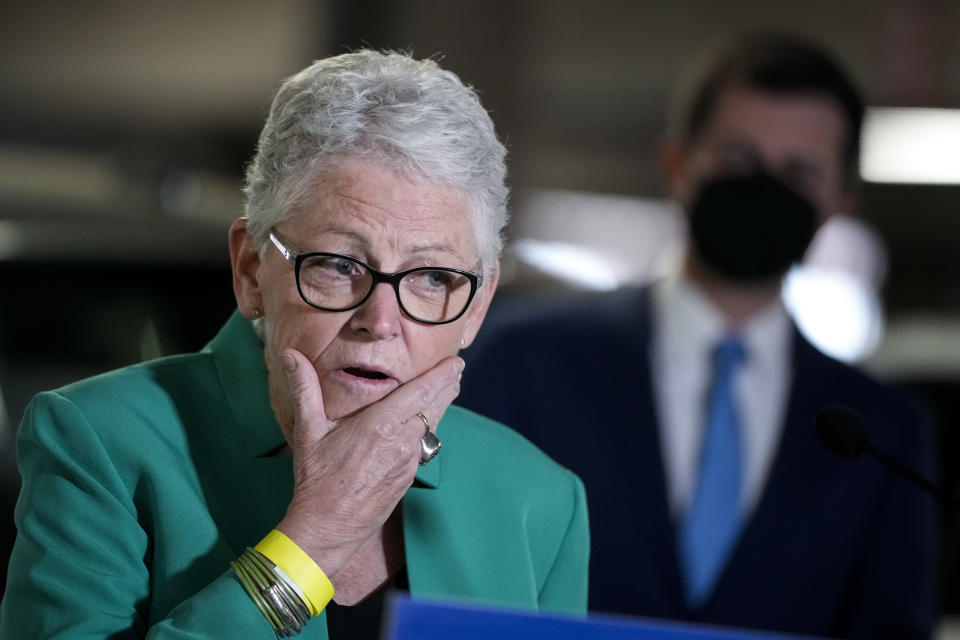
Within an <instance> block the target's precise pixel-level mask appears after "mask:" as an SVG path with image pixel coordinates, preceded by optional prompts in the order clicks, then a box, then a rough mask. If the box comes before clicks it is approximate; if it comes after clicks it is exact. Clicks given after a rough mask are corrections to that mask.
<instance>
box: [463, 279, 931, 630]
mask: <svg viewBox="0 0 960 640" xmlns="http://www.w3.org/2000/svg"><path fill="white" fill-rule="evenodd" d="M648 306H649V296H648V295H647V292H646V290H636V289H633V290H624V291H620V292H616V293H613V294H602V295H598V296H596V297H591V298H589V299H587V300H576V301H573V302H560V303H553V304H539V305H533V304H520V305H510V304H506V305H501V307H500V308H498V309H495V310H494V311H493V312H492V317H491V318H490V319H489V320H488V325H487V326H485V327H484V330H483V332H482V333H481V336H480V340H479V341H478V343H477V344H476V345H475V346H474V347H472V348H471V349H470V350H469V351H468V352H466V353H465V359H466V361H467V367H466V370H465V372H464V376H463V381H462V392H461V395H460V398H459V400H458V404H462V405H463V406H466V407H469V408H471V409H474V410H476V411H478V412H480V413H482V414H485V415H488V416H490V417H492V418H495V419H497V420H499V421H502V422H505V423H506V424H508V425H510V426H512V427H513V428H515V429H517V430H518V431H520V432H521V433H523V434H525V435H526V436H527V437H529V438H530V439H531V440H533V441H534V442H535V443H536V444H538V445H539V446H540V447H541V448H543V449H544V450H545V451H546V452H547V453H549V454H550V455H551V456H553V457H554V458H555V459H556V460H557V461H558V462H559V463H560V464H562V465H564V466H566V467H568V468H570V469H572V470H573V471H574V472H576V473H577V474H578V475H579V476H580V477H581V478H582V479H583V481H584V483H585V484H586V487H587V505H588V509H589V511H590V521H591V535H592V552H591V553H592V555H591V561H590V565H591V566H590V608H591V609H592V610H598V611H608V612H619V613H626V614H634V615H641V616H653V617H663V618H675V619H687V620H692V621H699V622H706V623H712V624H725V625H734V626H744V627H756V628H762V629H770V630H781V631H789V632H794V633H804V634H811V635H822V636H834V637H844V638H845V637H851V638H854V637H856V638H898V639H901V640H903V639H908V638H926V637H928V636H929V634H930V631H931V627H932V625H933V621H934V595H933V591H934V588H933V584H934V575H933V573H934V572H933V568H934V566H935V562H936V559H937V558H938V548H937V536H936V533H937V522H936V510H935V505H934V503H933V502H932V501H931V500H930V499H929V498H928V497H927V496H925V495H922V494H920V493H919V492H917V491H916V489H915V488H914V487H912V486H910V485H908V484H907V483H905V482H904V481H902V480H901V479H900V478H898V477H896V476H894V475H892V474H891V473H890V472H889V471H887V470H886V469H884V468H883V467H881V466H880V465H879V464H877V463H876V462H875V461H873V460H871V459H865V458H862V459H857V460H843V459H840V458H837V457H836V456H834V455H832V454H831V453H829V452H827V451H825V450H824V449H823V447H822V446H821V445H820V444H819V442H818V441H817V438H816V434H815V430H814V426H813V425H814V417H815V415H816V412H817V410H818V409H820V408H821V407H823V406H825V405H831V404H841V405H846V406H848V407H851V408H853V409H854V410H855V411H857V412H859V413H860V414H861V415H862V416H863V418H864V419H865V420H866V421H867V423H868V424H869V425H870V426H871V428H872V430H873V439H874V442H875V443H876V444H877V445H878V446H879V447H881V448H883V449H884V450H887V451H889V452H892V453H894V454H895V455H896V456H897V457H898V458H900V459H902V460H903V461H904V462H906V463H907V464H909V465H910V466H912V467H914V468H915V469H918V470H919V471H920V472H921V473H924V474H926V475H927V476H928V477H929V476H930V475H931V472H932V466H933V455H932V450H931V449H932V447H931V444H930V440H929V438H928V434H927V431H926V429H925V428H922V427H921V423H920V421H919V420H918V418H917V416H916V414H915V412H914V411H913V409H912V408H911V406H910V405H909V404H908V403H906V402H905V401H904V400H903V399H901V398H900V397H899V396H898V395H896V394H895V393H894V392H892V391H891V390H889V389H887V388H885V387H883V386H881V385H880V384H878V383H876V382H874V381H872V380H871V379H869V378H867V377H866V376H864V375H862V374H860V373H858V372H857V371H855V370H854V369H852V368H850V367H848V366H845V365H843V364H841V363H839V362H837V361H835V360H832V359H830V358H828V357H826V356H824V355H822V354H821V353H820V352H818V351H817V350H816V349H815V348H814V347H812V346H811V345H810V344H809V343H807V342H806V341H805V340H804V339H803V338H801V337H800V335H799V334H796V335H795V337H794V347H793V361H792V363H791V366H792V367H793V371H792V375H793V380H792V387H791V389H790V392H789V408H788V410H787V414H786V416H787V417H786V424H785V425H784V430H783V436H782V439H781V442H780V444H779V448H778V450H777V453H776V458H775V461H774V465H773V467H772V471H771V474H770V477H769V479H768V483H767V486H766V487H765V490H764V493H763V495H762V497H761V499H760V502H759V504H758V505H757V508H756V510H755V512H754V513H753V515H752V517H751V519H750V521H749V522H748V523H747V525H746V526H745V528H744V531H743V533H742V536H741V538H740V540H739V543H738V545H737V547H736V549H735V550H734V552H733V554H732V557H731V560H730V561H729V563H728V565H727V567H726V568H725V570H724V572H723V574H722V575H721V577H720V579H719V583H718V585H717V588H716V590H715V592H714V594H713V596H712V598H711V599H710V600H709V601H708V602H707V603H706V605H704V607H703V608H702V609H699V610H690V609H689V608H688V607H687V606H686V604H685V601H684V592H683V585H682V582H681V580H682V579H681V574H680V570H679V567H678V561H677V556H676V548H675V544H674V540H675V530H674V523H673V522H672V521H671V517H670V515H669V510H668V505H667V501H666V490H665V480H664V472H663V467H662V462H661V456H660V452H661V448H660V443H659V435H658V428H657V422H656V421H657V416H656V407H655V406H654V400H653V390H652V387H651V375H652V373H651V371H650V353H649V349H650V335H651V333H650V324H651V314H650V312H649V308H648Z"/></svg>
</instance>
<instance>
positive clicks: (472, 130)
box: [244, 50, 509, 275]
mask: <svg viewBox="0 0 960 640" xmlns="http://www.w3.org/2000/svg"><path fill="white" fill-rule="evenodd" d="M345 157H346V158H359V159H367V160H372V161H374V162H377V163H380V164H382V165H384V166H387V167H390V168H392V169H394V170H396V171H399V172H400V173H401V175H405V176H409V177H411V178H413V179H425V180H428V181H431V182H434V183H438V184H441V185H444V186H449V187H452V188H454V189H457V190H458V191H460V192H462V193H463V194H464V196H466V198H467V201H468V203H469V205H470V208H471V210H472V213H473V221H474V234H475V236H476V241H477V251H478V253H479V258H480V261H481V263H482V268H483V271H484V273H485V274H486V275H489V273H490V270H491V269H492V267H493V265H494V264H495V263H496V261H497V258H498V257H499V255H500V251H501V249H502V248H503V236H502V233H503V229H504V227H505V226H506V224H507V198H508V195H509V190H508V187H507V185H506V161H505V158H506V149H505V148H504V146H503V144H501V143H500V141H499V140H498V139H497V135H496V132H495V131H494V127H493V122H492V121H491V119H490V116H489V114H488V113H487V112H486V110H485V109H484V108H483V106H482V105H481V104H480V100H479V98H478V97H477V94H476V93H475V92H474V90H473V89H472V88H470V87H469V86H466V85H464V84H463V83H462V82H461V81H460V79H459V78H458V77H457V75H456V74H454V73H453V72H451V71H445V70H443V69H441V68H440V67H439V66H438V65H437V63H436V62H435V61H433V60H429V59H428V60H414V59H413V58H411V57H410V56H408V55H404V54H400V53H394V52H384V53H381V52H377V51H370V50H362V51H356V52H353V53H346V54H343V55H339V56H334V57H331V58H326V59H323V60H318V61H316V62H314V63H313V64H311V65H310V66H309V67H307V68H306V69H304V70H303V71H300V72H299V73H297V74H294V75H292V76H290V77H289V78H287V79H286V80H285V81H284V82H283V84H282V85H281V86H280V89H279V91H278V92H277V95H276V97H275V98H274V100H273V104H272V106H271V108H270V115H269V116H268V117H267V121H266V124H265V125H264V127H263V131H262V132H261V133H260V141H259V143H258V145H257V152H256V155H255V156H254V158H253V161H252V162H251V163H250V165H249V166H248V167H247V175H246V185H245V187H244V194H245V196H246V215H247V218H248V219H249V222H248V225H247V229H248V230H249V232H250V233H251V234H252V235H253V237H254V239H255V240H256V242H257V244H258V246H259V247H260V248H261V250H262V249H263V248H264V247H266V243H267V238H268V234H269V232H270V229H271V228H272V227H273V226H274V225H276V224H278V223H279V222H281V221H282V220H284V219H286V218H287V217H289V216H291V215H294V214H295V213H296V212H297V210H298V209H300V208H302V207H303V206H304V205H306V204H307V203H308V202H309V198H310V197H311V195H312V194H313V189H312V187H313V186H314V185H315V181H316V179H317V178H318V177H320V176H321V175H322V174H323V173H324V171H326V170H329V169H332V168H333V167H334V166H335V165H336V160H337V159H342V158H345Z"/></svg>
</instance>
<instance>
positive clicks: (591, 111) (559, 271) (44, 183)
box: [0, 0, 960, 615]
mask: <svg viewBox="0 0 960 640" xmlns="http://www.w3.org/2000/svg"><path fill="white" fill-rule="evenodd" d="M758 26H763V27H769V26H775V27H776V26H779V27H790V28H793V29H796V30H798V31H800V32H802V33H805V34H807V35H810V36H812V37H814V38H815V39H817V40H819V41H821V42H822V43H823V44H824V45H826V46H827V47H828V48H829V49H831V50H832V51H833V52H834V53H835V54H836V55H837V56H838V57H839V58H840V59H841V61H842V62H843V63H844V64H845V65H846V66H847V67H848V68H849V69H850V70H851V72H852V73H853V74H854V76H855V77H856V78H857V79H858V81H859V83H860V85H861V87H862V88H863V90H864V93H865V94H866V96H867V98H868V103H869V104H870V105H871V106H872V107H873V108H872V109H871V111H870V114H869V117H868V121H867V130H866V132H865V138H864V149H863V161H862V166H861V170H862V173H863V175H864V178H865V183H864V186H863V193H862V206H861V210H860V211H859V216H858V217H857V218H856V219H844V220H841V221H840V222H837V223H836V224H833V225H831V226H830V227H829V228H827V229H825V230H824V231H823V232H822V233H821V235H820V237H818V239H817V241H816V243H815V244H814V247H813V248H812V249H811V253H810V255H809V256H808V259H807V261H806V265H805V266H804V267H803V268H801V269H797V270H796V271H795V272H794V273H792V274H791V276H790V277H789V278H788V281H787V287H786V288H785V292H784V296H785V300H786V302H787V305H788V308H789V309H790V310H791V312H792V313H793V314H794V316H795V318H796V319H797V321H798V323H799V324H800V326H801V328H802V329H803V330H804V332H805V333H807V335H808V336H809V337H811V339H812V340H814V342H816V343H817V344H818V345H820V346H821V348H823V349H824V350H825V351H827V352H829V353H831V354H833V355H835V356H837V357H839V358H842V359H844V360H848V361H851V362H856V363H859V364H860V365H861V366H863V367H865V368H867V369H869V370H871V371H872V372H874V373H875V374H876V375H878V376H880V377H881V378H883V379H885V380H887V381H889V382H891V383H894V384H896V385H899V386H901V387H903V388H904V389H906V390H907V391H908V392H910V393H912V394H913V395H915V396H916V397H917V398H918V399H919V400H920V401H921V402H922V403H923V404H924V406H925V407H926V409H927V410H928V412H929V414H930V417H931V420H933V421H934V423H935V424H936V426H937V429H938V433H939V436H940V451H941V460H942V474H941V476H942V477H941V478H940V479H939V480H940V481H941V482H943V483H944V485H945V486H946V487H947V489H948V491H949V492H950V493H952V494H957V492H958V488H960V471H958V469H957V468H956V467H957V465H955V464H953V460H954V459H955V458H956V457H957V455H956V454H957V453H958V452H960V436H958V434H957V432H956V429H955V427H956V425H958V424H960V401H958V400H956V398H958V392H960V257H958V252H957V251H956V250H955V246H956V245H957V239H958V238H960V216H958V215H957V211H956V209H957V207H958V206H960V110H957V109H958V108H960V42H958V38H960V35H958V34H960V3H957V2H953V1H949V2H948V1H947V0H845V1H844V2H836V1H834V0H806V1H804V2H788V1H783V2H770V1H769V0H725V1H724V2H713V1H709V0H672V1H671V2H653V1H641V0H634V1H626V0H624V1H614V0H592V1H590V2H585V1H577V0H457V1H444V0H274V1H272V2H259V1H253V0H229V1H227V0H206V1H205V2H193V1H187V0H164V1H163V2H161V1H159V0H157V1H147V0H88V1H86V2H74V3H70V2H64V1H58V0H33V1H32V2H30V3H20V2H16V3H14V2H10V1H9V0H2V3H0V300H2V302H0V434H2V437H0V441H2V442H3V448H2V450H0V479H2V480H3V482H4V485H5V486H7V487H8V488H10V490H9V491H7V492H5V493H4V496H3V498H2V500H3V501H4V502H3V503H2V504H0V523H2V528H3V529H4V530H5V531H6V538H7V539H8V540H9V539H10V538H11V537H12V535H13V533H12V527H13V525H12V518H11V512H12V504H13V500H14V498H15V491H16V486H17V482H18V480H17V476H16V470H15V466H14V463H13V454H12V450H11V447H10V445H9V443H10V441H11V438H12V435H13V433H14V431H15V425H16V424H17V423H18V421H19V419H20V416H21V414H22V411H23V408H24V406H25V404H26V402H27V401H28V399H29V397H30V396H32V395H33V394H34V393H36V392H37V391H39V390H42V389H48V388H52V387H55V386H58V385H60V384H63V383H65V382H68V381H71V380H74V379H76V378H78V377H81V376H86V375H90V374H94V373H97V372H101V371H104V370H107V369H110V368H114V367H117V366H121V365H124V364H128V363H132V362H136V361H139V360H142V359H143V358H146V357H153V356H156V355H161V354H167V353H173V352H178V351H183V350H194V349H197V348H200V347H202V346H203V344H204V343H205V342H206V341H207V340H208V339H209V338H210V337H212V336H213V334H214V333H215V332H216V330H217V329H218V328H219V327H220V325H221V324H222V322H223V321H224V320H225V318H226V317H227V315H228V314H229V313H230V312H231V310H232V309H233V306H234V303H233V295H232V290H231V280H230V271H229V264H228V253H227V244H226V232H227V228H228V226H229V224H230V222H231V221H232V220H233V219H234V218H235V217H237V216H238V215H240V214H241V212H242V199H241V194H240V185H241V181H242V174H243V168H244V165H245V163H246V162H247V160H248V159H249V158H250V156H251V155H252V153H253V150H254V146H255V143H256V136H257V133H258V130H259V127H260V126H261V124H262V121H263V118H264V116H265V114H266V112H267V108H268V106H269V100H270V97H271V95H272V93H273V91H274V90H275V89H276V87H277V86H278V84H279V81H280V80H281V79H282V78H283V77H285V76H287V75H289V74H290V73H292V72H294V71H297V70H299V69H300V68H302V67H303V66H305V65H306V64H307V63H309V62H310V61H311V60H313V59H316V58H319V57H324V56H327V55H331V54H336V53H342V52H344V51H347V50H350V49H353V48H358V47H361V46H372V47H375V48H396V49H404V50H407V51H410V52H412V53H413V54H415V55H416V56H418V57H426V56H437V57H438V58H440V59H441V61H442V65H443V66H445V67H446V68H449V69H452V70H453V71H455V72H457V73H458V74H459V75H460V76H461V77H462V78H464V79H465V80H466V81H467V82H469V83H471V84H472V85H474V87H475V88H477V89H478V91H479V92H480V94H481V98H482V100H483V102H484V104H485V106H486V107H487V108H488V109H489V110H490V111H491V112H492V115H493V118H494V120H495V122H496V123H497V127H498V130H499V132H500V134H501V137H502V138H503V139H504V140H505V141H506V143H507V145H508V148H509V149H510V154H511V157H510V167H511V183H512V185H513V189H514V196H513V205H512V210H513V214H514V221H513V226H512V230H511V239H512V242H511V243H510V245H509V247H508V250H507V253H506V255H505V257H504V276H505V277H504V283H503V291H502V293H501V295H502V296H504V297H506V296H512V295H527V296H533V295H538V296H547V295H563V294H564V293H565V292H571V291H577V290H582V289H584V288H601V289H602V288H613V287H616V286H619V285H621V284H624V283H631V282H643V281H645V280H648V279H650V278H653V277H656V276H658V275H661V274H663V273H666V272H668V271H669V270H670V269H671V267H672V266H673V265H674V264H675V263H676V260H677V258H678V256H679V255H680V254H681V252H682V245H681V238H682V233H683V228H682V221H681V220H680V219H679V217H678V214H677V212H676V211H675V210H674V209H673V207H672V206H671V205H670V204H669V203H667V202H665V201H664V200H663V199H662V190H661V187H660V184H659V178H658V175H657V170H656V166H655V161H654V158H655V154H654V150H655V148H656V145H657V142H658V139H659V138H660V136H661V134H662V131H663V127H664V120H665V118H664V111H665V105H666V102H667V100H668V95H669V93H670V89H671V87H672V84H673V82H674V81H675V80H676V78H677V75H678V74H679V73H680V71H681V70H682V68H683V67H684V65H685V64H686V63H687V62H689V60H690V57H691V56H692V55H694V54H695V53H696V52H697V50H699V49H700V48H701V47H702V46H703V45H705V44H706V43H708V42H709V41H711V40H713V39H715V38H717V37H722V36H724V35H729V34H731V33H734V32H737V31H740V30H743V29H747V28H751V27H758ZM944 528H945V533H946V536H947V537H946V544H945V547H944V550H943V606H944V611H945V612H946V613H947V614H950V615H957V614H960V588H958V587H960V581H958V580H957V577H958V575H960V562H958V552H960V538H958V534H957V526H956V522H955V520H954V518H953V517H952V516H951V517H947V518H945V521H944ZM0 542H2V541H0ZM2 544H3V547H2V548H0V555H2V556H3V558H4V559H5V557H6V556H5V554H6V549H7V548H8V544H9V543H8V542H2ZM2 564H3V566H5V560H4V561H3V562H2Z"/></svg>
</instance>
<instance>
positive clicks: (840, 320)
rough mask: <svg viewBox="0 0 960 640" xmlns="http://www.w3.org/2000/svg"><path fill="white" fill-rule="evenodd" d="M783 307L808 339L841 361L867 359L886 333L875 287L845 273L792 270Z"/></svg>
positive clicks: (815, 267) (785, 288)
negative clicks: (884, 332)
mask: <svg viewBox="0 0 960 640" xmlns="http://www.w3.org/2000/svg"><path fill="white" fill-rule="evenodd" d="M783 303H784V305H785V306H786V308H787V311H789V312H790V315H791V316H792V317H793V319H794V321H795V322H796V323H797V327H798V328H799V329H800V331H801V333H803V335H804V337H806V338H807V340H809V341H810V342H811V343H812V344H813V345H814V346H816V347H817V348H818V349H820V350H821V351H823V352H824V353H826V354H827V355H829V356H832V357H834V358H836V359H837V360H843V361H844V362H857V361H859V360H861V359H863V358H864V357H866V356H867V355H868V354H870V353H871V352H873V351H874V349H876V347H877V344H878V343H879V342H880V338H881V336H882V335H883V312H882V310H881V308H880V302H879V300H878V299H877V295H876V294H875V293H874V291H873V289H872V287H870V285H869V284H867V283H865V282H864V281H863V280H861V279H860V278H857V277H855V276H853V275H851V274H850V273H847V272H844V271H841V270H837V269H827V268H823V267H817V266H810V265H806V266H797V267H794V268H793V269H791V270H790V273H788V274H787V277H786V279H785V281H784V285H783Z"/></svg>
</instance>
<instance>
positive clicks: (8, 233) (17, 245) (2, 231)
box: [0, 220, 26, 260]
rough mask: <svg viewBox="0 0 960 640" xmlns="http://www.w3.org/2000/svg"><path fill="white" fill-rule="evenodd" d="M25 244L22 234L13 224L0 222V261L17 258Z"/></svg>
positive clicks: (4, 221)
mask: <svg viewBox="0 0 960 640" xmlns="http://www.w3.org/2000/svg"><path fill="white" fill-rule="evenodd" d="M25 244H26V243H25V242H24V238H23V233H22V232H21V231H20V229H18V228H17V225H16V224H15V223H13V222H8V221H6V220H0V260H9V259H11V258H16V257H18V256H19V255H20V253H21V252H22V251H23V247H24V245H25Z"/></svg>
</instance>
